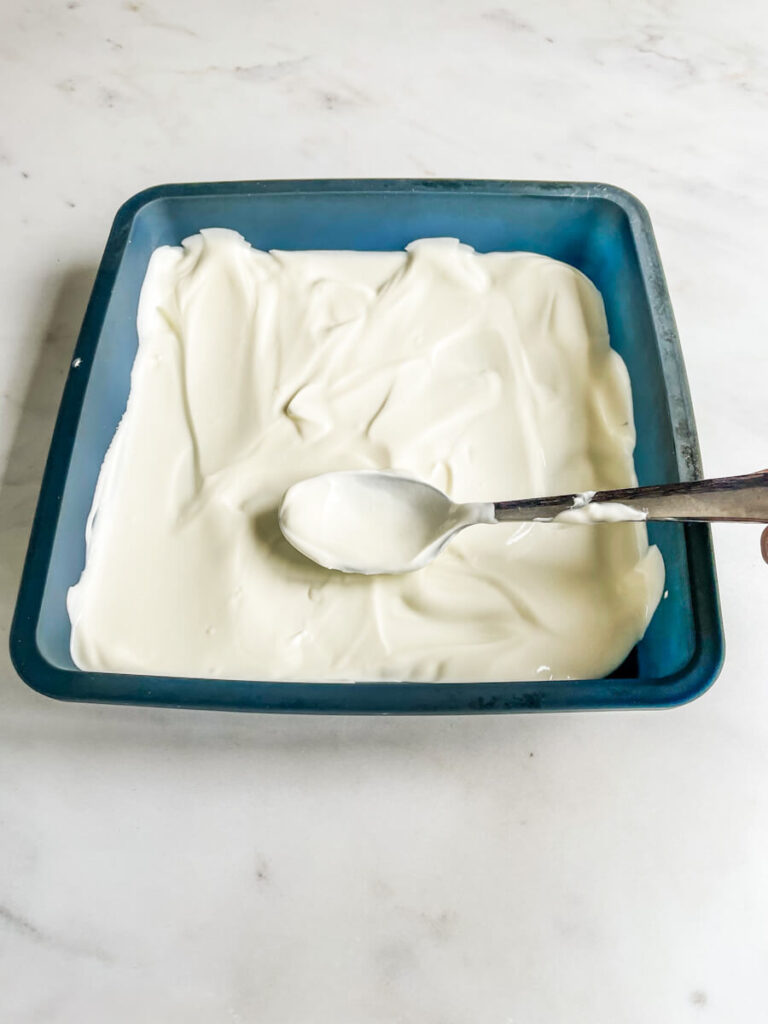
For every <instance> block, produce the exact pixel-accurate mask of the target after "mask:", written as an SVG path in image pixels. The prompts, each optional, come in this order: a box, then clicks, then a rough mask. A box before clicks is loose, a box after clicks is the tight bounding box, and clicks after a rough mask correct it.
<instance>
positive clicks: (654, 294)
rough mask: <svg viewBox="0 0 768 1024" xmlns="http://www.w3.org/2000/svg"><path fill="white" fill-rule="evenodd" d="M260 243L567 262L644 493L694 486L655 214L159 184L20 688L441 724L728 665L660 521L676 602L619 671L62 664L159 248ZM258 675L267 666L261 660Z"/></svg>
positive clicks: (616, 195)
mask: <svg viewBox="0 0 768 1024" xmlns="http://www.w3.org/2000/svg"><path fill="white" fill-rule="evenodd" d="M212 226H216V227H229V228H234V229H235V230H237V231H239V232H240V233H241V234H243V235H244V236H245V237H246V238H247V239H248V241H249V242H251V243H252V244H253V245H254V246H258V247H259V248H262V249H272V248H278V249H361V250H387V249H400V248H402V247H403V246H404V245H406V243H408V242H410V241H411V240H412V239H414V238H420V237H424V236H430V235H431V236H435V235H438V236H446V235H448V236H453V237H457V238H460V239H461V240H462V241H464V242H468V243H469V244H470V245H473V246H474V247H475V248H476V249H478V250H480V251H493V250H516V249H518V250H520V249H522V250H529V251H532V252H538V253H544V254H546V255H547V256H552V257H554V258H556V259H559V260H564V261H565V262H567V263H570V264H572V265H574V266H576V267H578V268H579V269H580V270H582V271H583V272H584V273H585V274H586V275H587V276H588V277H590V278H591V279H592V281H594V283H595V284H596V285H597V287H598V288H599V289H600V291H601V292H602V295H603V298H604V300H605V307H606V312H607V316H608V324H609V328H610V333H611V340H612V344H613V345H614V347H615V348H616V349H617V350H618V352H619V353H620V354H621V355H622V356H623V358H624V360H625V362H626V364H627V367H628V369H629V374H630V378H631V381H632V390H633V398H634V405H635V420H636V423H637V437H638V441H637V451H636V466H637V475H638V477H639V481H640V483H641V484H652V483H667V482H670V481H676V480H691V479H694V478H696V477H698V476H700V475H701V466H700V460H699V450H698V442H697V438H696V430H695V426H694V420H693V413H692V410H691V403H690V397H689V394H688V386H687V383H686V378H685V371H684V368H683V362H682V358H681V354H680V346H679V342H678V337H677V332H676V329H675V323H674V319H673V316H672V310H671V307H670V302H669V296H668V294H667V289H666V285H665V281H664V275H663V272H662V269H661V264H660V261H659V256H658V252H657V250H656V245H655V242H654V238H653V232H652V229H651V225H650V222H649V219H648V215H647V213H646V211H645V209H644V207H643V206H642V205H641V204H640V203H639V202H638V201H637V200H636V199H635V198H634V197H633V196H631V195H629V194H628V193H627V192H624V191H622V190H621V189H618V188H614V187H612V186H609V185H596V184H581V183H568V182H565V183H559V182H515V181H434V180H433V181H430V180H426V181H414V180H361V181H244V182H223V183H216V184H191V185H161V186H158V187H156V188H150V189H148V190H146V191H144V192H140V193H139V194H138V195H136V196H134V197H133V198H132V199H129V200H128V201H127V202H126V203H125V205H124V206H123V207H122V208H121V209H120V210H119V211H118V213H117V216H116V218H115V222H114V224H113V226H112V231H111V234H110V236H109V239H108V241H107V247H106V250H105V253H104V257H103V259H102V262H101V266H100V268H99V272H98V275H97V278H96V282H95V284H94V288H93V294H92V296H91V299H90V302H89V304H88V309H87V312H86V315H85V320H84V322H83V327H82V330H81V332H80V338H79V340H78V343H77V348H76V351H75V353H74V359H73V362H72V368H71V370H70V373H69V377H68V379H67V383H66V387H65V390H64V395H63V398H62V401H61V408H60V410H59V416H58V420H57V423H56V428H55V431H54V435H53V440H52V442H51V449H50V454H49V457H48V463H47V466H46V470H45V476H44V479H43V484H42V489H41V492H40V499H39V502H38V507H37V514H36V516H35V521H34V526H33V529H32V535H31V539H30V543H29V551H28V553H27V559H26V564H25V567H24V573H23V577H22V581H21V588H20V592H19V597H18V602H17V606H16V614H15V617H14V622H13V627H12V631H11V655H12V658H13V661H14V664H15V666H16V669H17V671H18V672H19V675H20V676H21V677H22V679H24V680H25V681H26V682H27V683H28V684H29V685H30V686H32V687H34V689H36V690H38V691H39V692H40V693H44V694H47V695H49V696H51V697H59V698H65V699H70V700H84V701H106V702H113V703H124V704H154V705H165V706H172V707H194V708H218V709H230V710H249V711H273V712H274V711H282V712H316V713H379V714H430V713H458V714H463V713H474V712H509V711H563V710H577V709H581V710H583V709H588V708H625V707H669V706H671V705H676V704H680V703H682V702H684V701H687V700H690V699H691V698H693V697H696V696H697V695H698V694H700V693H702V691H703V690H705V689H706V688H707V686H709V685H710V683H711V682H712V681H713V680H714V679H715V677H716V675H717V673H718V671H719V668H720V664H721V662H722V653H723V641H722V625H721V620H720V612H719V606H718V596H717V584H716V580H715V570H714V562H713V557H712V545H711V537H710V532H709V528H708V527H707V526H704V525H686V526H681V525H679V524H673V523H659V524H652V525H651V526H650V529H649V533H650V535H651V540H652V541H653V542H654V543H656V544H658V545H659V547H660V548H661V551H662V553H663V555H664V562H665V564H666V569H667V584H666V586H667V595H666V597H665V598H664V600H662V602H661V604H660V606H659V608H658V610H657V612H656V614H655V616H654V617H653V620H652V622H651V625H650V627H649V629H648V631H647V633H646V635H645V637H644V638H643V640H642V641H641V642H640V643H639V644H638V645H637V647H636V648H635V650H634V651H633V652H632V653H631V655H630V656H629V658H627V660H626V661H625V662H624V664H623V665H622V666H621V667H620V668H619V669H618V670H617V671H616V672H614V673H613V674H612V675H611V677H610V678H605V679H583V680H577V681H573V680H571V681H560V682H558V681H551V682H549V681H548V682H542V681H531V682H506V683H475V682H472V681H471V680H467V681H466V682H461V683H429V684H414V683H369V682H364V681H361V682H359V683H352V684H348V683H346V684H329V683H290V682H285V683H268V682H259V681H257V680H254V681H253V682H250V681H248V682H243V681H232V680H220V679H188V678H169V677H156V676H146V675H123V674H117V673H99V672H83V671H80V670H79V669H77V668H76V667H75V665H74V664H73V662H72V659H71V657H70V653H69V633H70V627H69V620H68V617H67V611H66V606H65V598H66V593H67V589H68V588H69V587H70V586H71V585H72V584H73V583H74V582H75V581H76V580H77V579H78V577H79V575H80V572H81V570H82V568H83V563H84V558H85V541H84V537H85V523H86V518H87V516H88V512H89V509H90V506H91V501H92V497H93V491H94V487H95V484H96V478H97V476H98V473H99V468H100V466H101V462H102V459H103V458H104V454H105V452H106V450H107V447H108V445H109V443H110V441H111V439H112V436H113V434H114V432H115V428H116V427H117V424H118V421H119V420H120V417H121V415H122V413H123V410H124V408H125V404H126V399H127V396H128V388H129V377H130V370H131V366H132V363H133V360H134V356H135V354H136V347H137V335H136V309H137V302H138V297H139V290H140V287H141V283H142V280H143V277H144V272H145V270H146V266H147V261H148V259H149V255H150V253H151V252H152V250H153V249H154V248H156V247H157V246H159V245H166V244H172V245H176V244H178V243H179V242H181V240H182V239H183V238H185V237H186V236H187V235H191V234H194V233H195V232H197V231H198V230H199V229H200V228H202V227H212ZM254 668H255V670H257V668H258V667H257V666H254Z"/></svg>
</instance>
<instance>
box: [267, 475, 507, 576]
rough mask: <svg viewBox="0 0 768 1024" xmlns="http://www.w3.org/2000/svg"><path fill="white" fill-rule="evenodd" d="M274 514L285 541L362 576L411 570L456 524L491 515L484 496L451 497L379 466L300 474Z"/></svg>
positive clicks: (426, 558) (487, 518)
mask: <svg viewBox="0 0 768 1024" xmlns="http://www.w3.org/2000/svg"><path fill="white" fill-rule="evenodd" d="M278 518H279V522H280V529H281V530H282V532H283V535H284V536H285V538H286V540H288V541H289V542H290V543H291V544H292V545H293V546H294V547H295V548H296V549H297V550H298V551H300V552H301V553H302V554H304V555H306V556H307V557H308V558H311V559H312V561H314V562H317V563H318V564H319V565H322V566H325V568H326V569H338V570H340V571H341V572H356V573H362V574H363V575H366V576H373V575H386V574H390V575H391V574H395V573H403V572H414V571H415V570H416V569H421V568H423V566H425V565H426V564H427V563H428V562H431V561H432V559H433V558H435V557H436V556H437V555H438V554H439V553H440V551H441V550H442V548H443V547H444V546H445V545H446V544H447V543H448V541H449V540H450V539H451V537H453V536H454V535H455V534H456V533H457V532H458V531H459V530H462V529H464V528H465V527H467V526H473V525H474V524H476V523H495V522H496V518H495V516H494V513H493V503H492V502H472V503H466V504H455V503H454V502H452V501H451V499H450V498H449V497H448V496H447V495H446V494H443V492H442V491H440V490H438V489H437V488H436V487H432V486H431V484H427V483H424V482H423V481H422V480H416V479H412V478H410V477H407V476H403V475H401V474H398V473H393V472H384V471H380V470H362V471H354V470H353V471H348V472H339V473H324V474H322V475H321V476H315V477H311V478H310V479H308V480H301V481H300V482H299V483H297V484H294V485H293V487H291V488H289V489H288V491H286V493H285V497H284V498H283V501H282V503H281V505H280V510H279V516H278Z"/></svg>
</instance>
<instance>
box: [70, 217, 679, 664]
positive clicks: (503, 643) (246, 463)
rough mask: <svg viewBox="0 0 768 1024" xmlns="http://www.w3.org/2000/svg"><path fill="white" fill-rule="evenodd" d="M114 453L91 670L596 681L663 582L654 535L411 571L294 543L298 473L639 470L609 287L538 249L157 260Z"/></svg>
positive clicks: (444, 475)
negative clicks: (362, 564)
mask: <svg viewBox="0 0 768 1024" xmlns="http://www.w3.org/2000/svg"><path fill="white" fill-rule="evenodd" d="M138 327H139V351H138V355H137V358H136V362H135V365H134V369H133V374H132V382H131V393H130V397H129V401H128V407H127V409H126V413H125V416H124V417H123V420H122V422H121V424H120V426H119V428H118V431H117V434H116V436H115V439H114V441H113V443H112V446H111V448H110V450H109V452H108V454H107V457H106V459H105V461H104V465H103V467H102V471H101V476H100V479H99V484H98V488H97V492H96V496H95V499H94V506H93V510H92V513H91V521H90V525H89V536H88V544H87V559H86V567H85V570H84V572H83V575H82V577H81V579H80V581H79V583H78V584H77V585H76V586H75V587H73V588H72V590H71V591H70V594H69V600H68V607H69V612H70V616H71V619H72V653H73V657H74V659H75V661H76V663H77V664H78V665H80V666H81V667H83V668H88V669H95V670H110V671H118V672H152V673H158V674H168V675H192V676H194V675H203V676H225V677H233V678H243V679H248V678H250V679H275V680H279V679H297V680H353V679H370V680H374V679H379V680H387V679H405V680H422V681H431V680H462V679H465V680H504V679H531V678H535V676H536V672H537V670H538V669H539V668H540V666H542V665H545V666H547V669H548V671H549V672H551V676H552V677H554V678H565V677H569V676H570V677H586V676H594V675H602V674H604V673H606V672H609V671H610V670H611V669H613V668H614V667H615V666H616V665H617V664H618V663H620V662H621V660H622V659H623V658H624V657H625V655H626V654H627V652H628V651H629V650H630V649H631V647H632V646H633V644H634V643H635V642H636V641H637V640H638V639H639V637H640V636H641V635H642V634H643V632H644V630H645V628H646V625H647V623H648V621H649V619H650V616H651V615H652V613H653V611H654V609H655V607H656V604H657V603H658V600H659V598H660V595H661V592H662V589H663V564H662V560H661V557H660V555H659V553H658V551H657V550H656V549H655V548H651V549H649V548H648V544H647V539H646V530H645V526H644V524H641V523H628V524H620V525H616V526H613V527H612V528H611V529H610V530H585V529H582V528H577V527H576V526H571V525H566V524H563V525H558V524H533V525H530V524H513V523H510V524H500V525H498V526H495V527H494V528H493V529H492V530H491V529H484V528H480V527H478V528H476V529H471V530H465V531H464V532H462V533H461V534H460V535H459V536H458V537H456V538H455V539H454V540H453V541H452V542H451V544H450V545H449V546H448V547H447V548H446V550H445V551H444V553H443V554H442V555H441V556H440V558H439V559H437V560H436V561H435V562H433V563H432V564H430V565H428V566H426V568H424V569H422V570H420V571H419V572H416V573H412V574H410V575H406V576H365V577H362V576H349V575H344V574H342V573H335V572H331V571H329V570H327V569H324V568H321V567H319V566H318V565H316V564H314V563H312V562H311V561H309V560H308V559H307V558H305V557H303V556H302V555H300V554H299V553H298V552H296V551H295V550H294V549H293V548H292V547H291V545H290V544H289V543H288V542H287V541H286V540H285V538H284V537H283V536H282V534H281V533H280V528H279V525H278V520H277V509H278V506H279V504H280V501H281V498H282V495H283V494H284V493H285V492H286V491H287V490H288V488H289V487H290V486H291V485H293V484H295V483H296V482H298V481H300V480H303V479H305V478H308V477H313V476H316V475H318V474H322V473H326V472H330V471H336V470H344V469H393V468H394V469H397V470H398V471H402V472H404V473H406V474H412V475H414V476H417V477H420V478H422V479H424V480H427V481H429V482H431V483H433V484H434V485H436V486H437V487H439V488H440V489H442V490H444V491H445V492H446V493H447V494H448V495H449V496H450V498H451V499H452V501H455V502H462V501H483V502H490V501H493V500H495V499H498V498H499V497H503V498H505V499H510V498H515V497H530V496H532V495H538V494H558V493H560V494H562V493H567V492H573V491H575V490H576V489H577V488H582V487H584V486H587V487H592V488H594V489H607V488H619V487H627V486H632V485H634V484H635V475H634V470H633V463H632V450H633V446H634V429H633V426H632V410H631V400H630V391H629V382H628V377H627V372H626V369H625V367H624V364H623V362H622V361H621V359H620V358H619V356H618V355H617V354H616V353H615V352H613V351H612V350H611V348H610V347H609V343H608V334H607V329H606V323H605V316H604V312H603V305H602V301H601V299H600V296H599V294H598V292H597V291H596V290H595V288H594V287H593V286H592V285H591V284H590V282H589V281H588V280H587V279H586V278H585V277H583V276H582V275H581V274H579V273H578V272H577V271H575V270H573V269H572V268H570V267H568V266H565V265H564V264H561V263H557V262H555V261H553V260H550V259H547V258H545V257H542V256H536V255H530V254H526V253H491V254H485V255H481V254H477V253H475V252H473V250H472V249H470V248H469V247H467V246H464V245H460V244H459V243H457V242H456V241H453V240H450V239H439V240H438V239H430V240H424V241H421V242H415V243H413V244H412V245H410V246H409V247H408V250H407V252H391V253H349V252H274V253H266V252H261V251H258V250H255V249H252V248H251V247H250V246H249V245H248V244H247V243H246V242H245V241H243V239H242V238H240V237H239V236H238V235H236V234H235V233H233V232H231V231H227V230H222V229H210V230H206V231H204V232H202V233H201V234H199V235H195V236H194V237H192V238H189V239H187V240H186V241H185V243H184V244H183V246H182V247H179V248H169V247H164V248H161V249H158V250H157V251H156V252H155V253H154V254H153V256H152V259H151V262H150V266H149V269H148V271H147V276H146V280H145V282H144V287H143V289H142V294H141V301H140V307H139V317H138Z"/></svg>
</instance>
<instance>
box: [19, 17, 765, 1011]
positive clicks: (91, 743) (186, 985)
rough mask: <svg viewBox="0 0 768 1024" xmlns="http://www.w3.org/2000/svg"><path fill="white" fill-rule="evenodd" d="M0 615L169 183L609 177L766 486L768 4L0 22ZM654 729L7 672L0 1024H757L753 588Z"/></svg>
mask: <svg viewBox="0 0 768 1024" xmlns="http://www.w3.org/2000/svg"><path fill="white" fill-rule="evenodd" d="M0 29H1V30H0V83H1V86H2V95H3V97H4V99H5V101H6V102H5V107H4V115H3V119H2V124H1V125H0V181H1V182H2V194H3V202H2V206H1V207H0V218H2V221H1V222H2V237H3V239H4V242H3V245H2V250H1V251H0V261H1V265H2V272H1V273H0V294H1V301H0V308H1V309H2V310H3V316H2V321H1V323H0V331H1V332H2V362H1V364H0V392H1V394H0V471H1V472H2V490H0V625H1V626H2V632H3V636H4V638H7V632H8V627H9V623H10V618H11V614H12V609H13V603H14V600H15V592H16V587H17V584H18V578H19V573H20V569H21V564H22V559H23V556H24V551H25V546H26V541H27V536H28V530H29V525H30V521H31V516H32V512H33V508H34V503H35V500H36V495H37V489H38V486H39V482H40V477H41V473H42V468H43V463H44V459H45V455H46V451H47V446H48V442H49V438H50V432H51V428H52V424H53V419H54V416H55V412H56V407H57V404H58V400H59V397H60V393H61V388H62V383H63V380H64V375H65V372H66V369H67V366H68V363H69V360H70V358H71V352H72V348H73V345H74V341H75V337H76V333H77V330H78V327H79V324H80V321H81V318H82V316H83V311H84V308H85V303H86V301H87V298H88V294H89V289H90V286H91V284H92V281H93V277H94V273H95V268H96V265H97V262H98V260H99V257H100V254H101V251H102V248H103V245H104V242H105V240H106V235H107V232H108V229H109V225H110V222H111V219H112V216H113V214H114V212H115V210H116V208H117V207H118V206H119V204H120V203H121V202H122V201H123V200H124V199H125V198H127V197H128V196H130V195H131V194H132V193H134V192H136V191H138V190H139V189H141V188H143V187H145V186H147V185H151V184H156V183H159V182H163V181H180V180H217V179H237V178H280V177H326V176H329V177H333V176H342V177H343V176H378V177H380V176H433V175H436V176H459V177H478V178H543V179H582V180H602V181H609V182H612V183H615V184H618V185H622V186H624V187H625V188H627V189H629V190H630V191H632V192H634V193H635V194H637V195H638V196H639V197H640V198H641V199H642V200H643V201H644V202H645V203H646V204H647V206H648V207H649V209H650V212H651V216H652V218H653V222H654V225H655V229H656V232H657V238H658V242H659V247H660V249H661V254H662V259H663V262H664V266H665V269H666V272H667V276H668V279H669V285H670V291H671V294H672V300H673V303H674V307H675V311H676V314H677V319H678V324H679V328H680V334H681V337H682V343H683V349H684V353H685V359H686V363H687V367H688V372H689V377H690V383H691V391H692V394H693V400H694V406H695V409H696V413H697V418H698V425H699V431H700V438H701V445H702V451H703V457H704V463H705V467H706V470H707V471H708V472H709V473H710V474H712V475H715V474H725V473H736V472H747V471H750V470H753V469H758V468H763V467H764V466H765V464H766V440H767V436H766V435H767V434H768V413H767V412H766V409H767V408H768V406H767V404H766V398H765V390H766V382H767V381H768V347H767V346H766V337H767V336H768V305H766V303H765V300H764V291H765V283H764V277H765V266H766V258H767V256H768V242H766V239H767V238H768V200H767V199H766V188H765V169H766V166H768V124H767V121H768V117H767V116H766V115H767V112H768V60H767V56H766V44H765V40H766V38H768V9H767V8H766V6H765V5H764V4H759V3H755V2H753V0H734V2H733V3H731V4H710V3H707V4H702V3H699V2H696V0H674V2H672V0H655V2H654V0H643V2H639V3H634V4H633V3H629V2H625V3H616V2H611V0H584V2H583V3H581V4H568V3H567V2H565V0H562V2H557V0H544V2H542V3H539V4H530V3H521V2H517V0H507V2H504V0H501V2H499V0H487V4H483V3H474V2H469V0H463V2H461V0H444V2H437V0H424V2H423V3H414V2H413V0H410V2H404V0H394V2H392V3H389V4H379V5H371V4H364V3H360V0H328V2H326V3H315V2H313V0H282V2H278V0H274V2H270V0H262V2H261V3H257V4H254V3H251V2H248V0H218V2H216V3H209V4H204V3H202V2H190V0H146V2H144V0H131V2H125V3H123V2H117V0H109V2H104V3H100V2H97V0H69V2H67V0H56V2H53V0H41V2H39V3H35V4H29V3H24V2H23V0H5V3H4V4H3V9H2V13H1V14H0ZM758 534H759V530H758V529H757V528H751V527H721V528H718V529H717V530H716V531H715V543H716V551H717V562H718V571H719V575H720V583H721V597H722V604H723V617H724V621H725V631H726V640H727V648H728V650H727V656H726V663H725V668H724V670H723V673H722V675H721V677H720V679H719V681H718V682H717V683H716V684H715V686H714V688H713V689H712V690H710V691H709V693H707V694H706V695H705V696H704V697H702V698H701V699H699V700H698V701H696V702H695V703H693V704H691V705H689V706H687V707H683V708H680V709H677V710H674V711H666V712H653V713H650V712H649V713H646V712H632V713H603V714H573V715H552V716H537V715H531V716H520V717H509V718H505V717H491V718H482V719H459V718H442V719H415V718H412V719H405V720H395V719H386V718H381V719H373V720H367V719H322V718H318V719H315V718H293V717H285V718H263V717H259V716H247V715H233V714H215V713H198V712H173V711H164V710H141V709H132V708H125V709H119V708H111V707H97V706H70V705H65V704H59V703H55V702H53V701H50V700H47V699H45V698H43V697H40V696H38V695H37V694H36V693H34V692H33V691H31V690H29V689H27V688H26V687H25V686H24V685H23V684H22V683H21V682H20V681H19V680H18V678H17V677H16V676H15V674H14V672H13V670H12V668H11V666H10V662H9V660H8V655H7V650H6V648H7V640H6V639H3V645H2V651H1V652H0V1005H2V1011H0V1015H1V1016H2V1019H3V1020H4V1021H9V1022H13V1024H33V1022H34V1024H75V1022H77V1024H82V1022H91V1021H93V1022H102V1021H109V1022H110V1024H138V1022H142V1024H143V1022H148V1024H155V1022H157V1024H182V1022H183V1024H197V1022H200V1024H251V1022H255V1024H304V1022H309V1024H396V1022H398V1024H481V1022H482V1024H573V1022H588V1024H645V1022H648V1021H654V1022H656V1021H663V1022H664V1024H677V1022H688V1021H692V1022H693V1021H699V1020H700V1021H708V1022H713V1024H714V1022H718V1024H732V1022H734V1021H738V1022H739V1024H752V1022H761V1021H763V1020H765V1014H766V1010H765V1003H766V997H765V969H766V963H767V962H768V930H767V929H766V920H767V919H768V871H767V870H766V848H767V847H768V628H767V627H768V620H767V619H766V612H767V610H768V567H766V566H765V565H764V564H763V563H762V562H761V561H760V558H759V553H758Z"/></svg>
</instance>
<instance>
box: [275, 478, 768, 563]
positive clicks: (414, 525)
mask: <svg viewBox="0 0 768 1024" xmlns="http://www.w3.org/2000/svg"><path fill="white" fill-rule="evenodd" d="M278 517H279V522H280V529H281V530H282V532H283V534H284V536H285V538H286V539H287V540H288V541H289V542H290V543H291V544H292V545H293V546H294V547H295V548H296V549H297V550H299V551H300V552H302V554H304V555H307V557H309V558H311V559H312V560H313V561H315V562H317V563H319V564H320V565H323V566H325V567H326V568H327V569H338V570H341V571H342V572H356V573H363V574H365V575H373V574H391V573H402V572H413V571H415V570H416V569H421V568H423V567H424V566H425V565H427V564H428V563H429V562H431V561H432V559H433V558H435V557H436V556H437V555H439V554H440V552H441V551H442V550H443V548H444V547H445V545H446V544H447V543H448V541H449V540H451V538H452V537H454V536H455V535H456V534H457V533H459V532H460V531H461V530H465V529H466V528H467V527H468V526H475V525H476V524H478V523H486V524H490V523H506V522H525V521H533V522H544V523H551V522H558V523H584V524H586V523H608V522H610V523H618V522H627V521H644V520H657V519H661V520H671V521H673V522H698V523H717V522H720V523H724V522H731V523H766V522H768V470H765V471H763V472H761V473H748V474H747V475H745V476H731V477H720V478H718V479H714V480H693V481H690V482H687V483H677V484H660V485H655V486H652V487H630V488H626V489H622V490H613V491H585V492H584V493H583V494H565V495H559V496H557V497H550V498H524V499H522V500H519V501H497V502H492V501H485V502H482V501H481V502H469V503H463V504H458V503H455V502H453V501H451V499H450V498H449V497H448V495H447V494H444V493H443V492H442V491H441V490H439V489H438V488H437V487H433V486H432V485H431V484H428V483H425V482H424V481H423V480H418V479H415V478H413V477H408V476H404V475H402V474H399V473H396V472H389V471H386V470H360V471H358V470H351V471H342V472H336V473H324V474H322V475H321V476H316V477H311V478H310V479H308V480H301V481H300V482H299V483H297V484H294V485H293V487H290V488H289V489H288V490H287V491H286V493H285V496H284V497H283V501H282V503H281V505H280V509H279V513H278Z"/></svg>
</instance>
